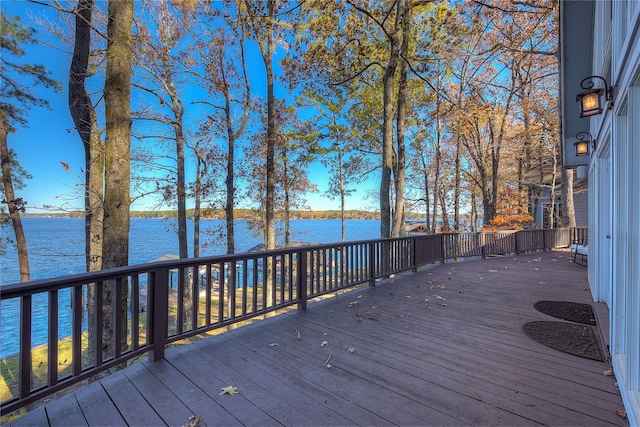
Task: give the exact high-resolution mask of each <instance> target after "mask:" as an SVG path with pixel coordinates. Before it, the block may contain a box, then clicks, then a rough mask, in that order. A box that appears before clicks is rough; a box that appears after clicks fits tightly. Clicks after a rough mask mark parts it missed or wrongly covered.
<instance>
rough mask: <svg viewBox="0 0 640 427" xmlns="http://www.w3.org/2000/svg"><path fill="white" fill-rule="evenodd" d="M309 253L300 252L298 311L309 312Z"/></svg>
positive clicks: (298, 255) (298, 258)
mask: <svg viewBox="0 0 640 427" xmlns="http://www.w3.org/2000/svg"><path fill="white" fill-rule="evenodd" d="M308 253H309V252H306V251H305V252H298V253H297V255H296V258H297V260H298V275H297V277H296V279H297V280H296V287H297V288H298V292H297V294H298V310H300V311H306V310H307V254H308Z"/></svg>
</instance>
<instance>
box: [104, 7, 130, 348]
mask: <svg viewBox="0 0 640 427" xmlns="http://www.w3.org/2000/svg"><path fill="white" fill-rule="evenodd" d="M108 14H109V23H108V25H107V36H108V39H109V42H108V45H107V68H106V74H105V85H104V98H105V118H106V122H105V126H106V139H105V172H106V182H105V194H104V222H103V230H104V231H103V233H104V240H103V250H102V254H103V263H102V266H103V268H112V267H120V266H125V265H127V264H128V262H129V224H130V219H129V207H130V205H131V196H130V185H131V105H130V100H131V59H132V44H131V43H132V23H133V0H109V4H108ZM115 286H116V283H114V281H111V282H109V283H105V295H104V306H105V310H104V312H105V313H104V314H105V315H104V317H103V318H104V321H105V325H104V331H105V338H107V339H106V340H105V342H104V350H105V352H106V356H107V357H109V356H110V355H112V348H113V344H114V343H112V342H111V341H110V337H112V336H113V329H114V328H113V325H112V324H111V321H112V317H113V316H112V313H113V307H114V305H113V303H114V301H113V297H114V287H115ZM122 286H123V292H122V301H121V303H122V310H123V313H122V316H121V317H122V336H121V337H120V345H121V346H122V348H126V345H127V315H126V314H127V304H126V302H127V299H128V292H127V286H126V283H122Z"/></svg>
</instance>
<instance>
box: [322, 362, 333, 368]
mask: <svg viewBox="0 0 640 427" xmlns="http://www.w3.org/2000/svg"><path fill="white" fill-rule="evenodd" d="M324 367H325V368H327V369H331V368H333V365H332V364H331V363H327V364H326V365H324Z"/></svg>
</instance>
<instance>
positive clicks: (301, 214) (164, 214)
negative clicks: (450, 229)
mask: <svg viewBox="0 0 640 427" xmlns="http://www.w3.org/2000/svg"><path fill="white" fill-rule="evenodd" d="M193 212H194V210H193V209H187V217H188V218H193ZM290 215H291V219H340V215H341V212H340V211H339V210H325V211H291V213H290ZM23 216H24V217H33V218H36V217H38V218H39V217H53V218H82V217H83V216H84V212H81V211H73V212H59V213H47V214H23ZM234 216H235V218H236V219H257V218H259V217H260V212H258V211H256V210H253V209H235V210H234ZM281 216H282V213H276V219H282V218H281ZM131 217H132V218H177V217H178V211H177V210H164V211H131ZM200 217H201V218H203V219H223V218H225V212H224V210H223V209H201V210H200ZM405 217H406V219H420V218H423V217H424V214H420V213H417V212H405ZM344 219H380V213H379V212H368V211H363V210H345V211H344Z"/></svg>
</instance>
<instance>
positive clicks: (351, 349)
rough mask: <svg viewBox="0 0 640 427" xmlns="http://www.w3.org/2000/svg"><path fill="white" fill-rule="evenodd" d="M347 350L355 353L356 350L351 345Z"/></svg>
mask: <svg viewBox="0 0 640 427" xmlns="http://www.w3.org/2000/svg"><path fill="white" fill-rule="evenodd" d="M347 351H348V352H349V353H355V352H356V349H355V348H353V347H352V348H348V349H347Z"/></svg>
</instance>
